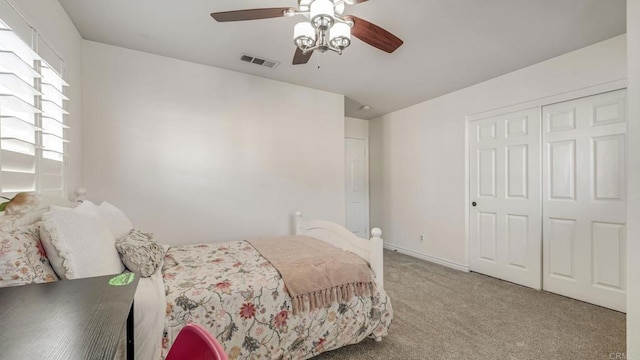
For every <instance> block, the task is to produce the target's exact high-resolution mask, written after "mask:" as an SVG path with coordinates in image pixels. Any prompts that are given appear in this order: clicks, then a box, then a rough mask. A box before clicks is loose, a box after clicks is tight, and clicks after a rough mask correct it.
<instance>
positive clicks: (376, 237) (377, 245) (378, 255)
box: [369, 228, 384, 289]
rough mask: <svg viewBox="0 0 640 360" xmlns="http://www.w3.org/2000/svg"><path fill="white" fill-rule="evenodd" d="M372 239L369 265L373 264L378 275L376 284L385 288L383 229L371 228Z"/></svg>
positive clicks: (372, 267)
mask: <svg viewBox="0 0 640 360" xmlns="http://www.w3.org/2000/svg"><path fill="white" fill-rule="evenodd" d="M370 241H371V247H370V249H371V254H370V257H369V259H370V260H369V265H371V270H373V273H374V274H375V275H376V285H378V286H379V287H380V288H381V289H384V271H383V269H384V263H383V258H382V254H383V246H384V242H383V241H382V230H380V228H373V229H371V239H370Z"/></svg>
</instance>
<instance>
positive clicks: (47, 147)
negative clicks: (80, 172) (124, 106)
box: [0, 20, 69, 196]
mask: <svg viewBox="0 0 640 360" xmlns="http://www.w3.org/2000/svg"><path fill="white" fill-rule="evenodd" d="M34 34H35V32H34ZM67 86H69V85H68V84H67V83H66V82H65V81H64V80H63V79H62V76H61V75H60V74H59V73H58V72H57V71H56V70H55V69H54V67H53V66H51V65H49V63H47V61H46V60H44V59H43V58H42V57H41V56H40V55H39V54H38V53H37V52H36V51H34V49H33V48H32V46H30V45H28V44H27V43H26V42H25V41H23V40H22V39H21V38H20V36H19V35H18V34H17V33H15V32H14V31H13V30H12V29H11V28H10V27H9V26H8V25H7V24H6V23H5V22H3V21H2V20H0V192H2V193H3V195H4V196H11V195H13V194H15V193H17V192H21V191H37V192H39V193H44V194H52V195H60V196H61V195H63V194H64V160H65V155H64V154H65V146H66V145H65V144H66V143H67V142H68V141H67V140H66V132H67V129H68V126H67V125H66V124H65V117H66V115H67V114H68V112H67V111H66V110H65V109H64V105H65V101H67V100H69V99H68V98H67V97H66V96H65V95H64V88H65V87H67Z"/></svg>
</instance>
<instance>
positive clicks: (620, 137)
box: [543, 90, 627, 311]
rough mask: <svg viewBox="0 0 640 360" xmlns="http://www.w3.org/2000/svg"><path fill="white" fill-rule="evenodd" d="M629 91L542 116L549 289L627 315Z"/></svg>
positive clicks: (554, 107)
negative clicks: (627, 122) (626, 118)
mask: <svg viewBox="0 0 640 360" xmlns="http://www.w3.org/2000/svg"><path fill="white" fill-rule="evenodd" d="M625 97H626V92H625V91H624V90H620V91H614V92H610V93H605V94H600V95H596V96H591V97H587V98H582V99H577V100H572V101H568V102H563V103H559V104H554V105H550V106H545V107H544V108H543V119H544V123H543V126H544V130H543V133H544V134H543V159H544V160H543V161H544V165H543V171H544V178H545V181H544V184H543V186H544V190H543V191H544V200H543V216H544V223H543V227H544V239H543V247H544V265H543V266H544V289H545V290H548V291H551V292H555V293H558V294H562V295H565V296H569V297H572V298H575V299H580V300H583V301H587V302H590V303H594V304H597V305H601V306H605V307H608V308H612V309H616V310H619V311H625V304H626V294H625V292H626V291H625V290H626V288H625V282H626V276H625V275H626V271H625V269H626V264H625V259H626V250H625V248H626V239H625V224H626V200H625V198H626V196H625V190H626V176H625V169H626V131H627V124H626V121H625Z"/></svg>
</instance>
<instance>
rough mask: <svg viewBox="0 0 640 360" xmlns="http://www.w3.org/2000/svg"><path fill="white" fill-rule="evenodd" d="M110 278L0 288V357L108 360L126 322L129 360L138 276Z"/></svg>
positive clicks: (14, 359)
mask: <svg viewBox="0 0 640 360" xmlns="http://www.w3.org/2000/svg"><path fill="white" fill-rule="evenodd" d="M114 276H115V275H109V276H100V277H94V278H88V279H78V280H66V281H56V282H52V283H47V284H34V285H25V286H16V287H10V288H0V358H2V359H12V360H18V359H29V360H31V359H52V360H53V359H56V360H57V359H60V360H85V359H106V360H112V359H113V358H114V356H115V354H116V350H117V347H118V342H119V340H120V336H121V335H122V331H123V330H124V328H125V323H127V341H128V346H127V347H128V349H127V350H128V351H127V358H129V359H133V352H132V350H133V331H132V330H133V328H132V325H133V296H134V293H135V290H136V287H137V286H138V277H137V276H136V277H135V279H134V281H133V282H131V283H130V284H128V285H121V286H114V285H110V284H109V280H110V279H111V278H113V277H114ZM128 317H129V318H130V319H129V321H127V320H128V319H127V318H128ZM130 326H131V328H130V329H129V327H130Z"/></svg>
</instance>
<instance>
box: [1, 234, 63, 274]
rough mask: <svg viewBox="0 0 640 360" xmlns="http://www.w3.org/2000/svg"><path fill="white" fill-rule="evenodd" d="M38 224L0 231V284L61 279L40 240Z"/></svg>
mask: <svg viewBox="0 0 640 360" xmlns="http://www.w3.org/2000/svg"><path fill="white" fill-rule="evenodd" d="M39 227H40V226H39V224H34V225H29V226H24V227H18V228H15V229H13V230H10V231H4V230H3V231H2V232H0V287H7V286H17V285H25V284H33V283H45V282H51V281H57V280H58V276H57V275H56V273H55V272H54V271H53V269H52V268H51V264H50V263H49V260H48V259H47V254H46V253H45V250H44V247H43V246H42V242H41V241H40V230H39Z"/></svg>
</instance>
